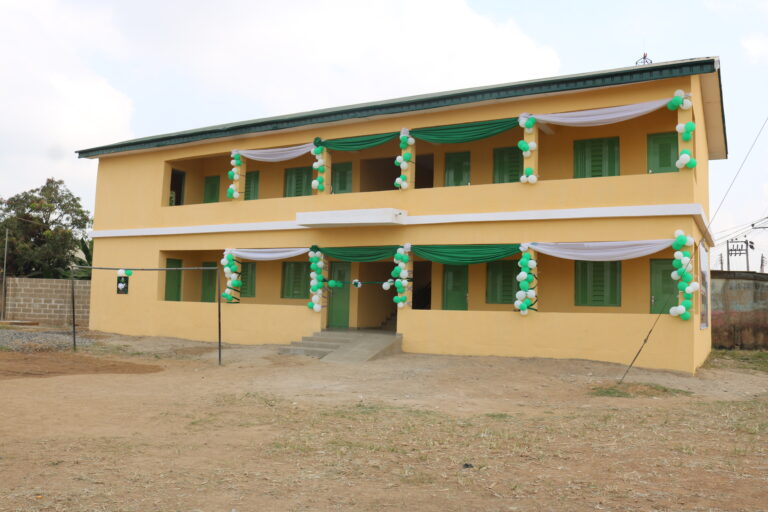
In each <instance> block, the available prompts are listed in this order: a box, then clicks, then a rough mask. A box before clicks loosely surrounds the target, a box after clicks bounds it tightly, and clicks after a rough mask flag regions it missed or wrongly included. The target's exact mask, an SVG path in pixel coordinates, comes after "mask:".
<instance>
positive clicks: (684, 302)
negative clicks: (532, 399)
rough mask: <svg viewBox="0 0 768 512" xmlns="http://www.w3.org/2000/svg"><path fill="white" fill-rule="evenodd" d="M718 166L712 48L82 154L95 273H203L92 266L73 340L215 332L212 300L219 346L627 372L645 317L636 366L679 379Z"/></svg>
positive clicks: (698, 299) (704, 312)
mask: <svg viewBox="0 0 768 512" xmlns="http://www.w3.org/2000/svg"><path fill="white" fill-rule="evenodd" d="M726 153H727V147H726V138H725V125H724V118H723V109H722V100H721V87H720V72H719V61H718V59H717V58H699V59H691V60H685V61H676V62H666V63H659V64H651V65H646V66H637V67H631V68H623V69H616V70H609V71H599V72H593V73H586V74H581V75H572V76H562V77H556V78H549V79H543V80H533V81H527V82H519V83H510V84H503V85H494V86H489V87H480V88H474V89H466V90H460V91H451V92H444V93H436V94H429V95H424V96H415V97H408V98H399V99H395V100H388V101H381V102H375V103H367V104H360V105H353V106H345V107H339V108H332V109H326V110H319V111H313V112H305V113H300V114H292V115H285V116H280V117H272V118H266V119H257V120H253V121H245V122H239V123H233V124H227V125H220V126H212V127H208V128H201V129H195V130H189V131H184V132H179V133H171V134H166V135H159V136H153V137H146V138H142V139H136V140H130V141H126V142H120V143H117V144H112V145H108V146H102V147H96V148H91V149H86V150H82V151H80V152H79V156H80V157H81V158H98V159H99V171H98V181H97V193H96V207H95V223H94V231H93V237H94V239H95V248H94V265H95V266H104V267H120V268H125V269H138V268H187V267H215V268H217V269H218V270H216V271H196V270H190V271H173V270H171V271H161V272H142V271H136V272H134V273H133V275H132V276H131V277H130V278H129V279H130V283H129V286H128V288H127V291H128V293H121V292H122V291H124V290H120V289H117V288H116V286H115V278H116V276H115V274H114V273H113V272H109V271H95V272H94V275H93V283H92V296H91V316H90V327H91V328H92V329H98V330H104V331H111V332H118V333H125V334H131V335H159V336H175V337H182V338H190V339H196V340H207V341H212V340H215V339H216V335H217V321H216V318H217V317H216V304H215V302H216V300H217V293H220V295H221V296H223V297H224V299H223V300H224V301H225V303H224V304H223V305H222V318H223V322H222V326H223V327H222V328H223V336H224V340H225V341H227V342H230V343H242V344H264V343H280V344H283V343H289V342H291V341H293V340H298V339H300V338H301V337H302V336H305V335H309V334H311V333H312V332H315V331H320V330H323V329H355V328H378V327H379V326H382V325H387V324H390V325H391V324H394V325H396V329H397V332H398V333H401V334H402V336H403V350H404V351H406V352H418V353H431V354H465V355H498V356H523V357H556V358H583V359H593V360H601V361H611V362H618V363H628V362H629V361H630V360H631V359H632V357H633V356H634V355H635V352H636V351H637V349H638V348H639V346H640V344H641V343H642V341H643V339H644V338H645V336H646V334H647V333H648V331H649V329H650V328H651V326H652V325H653V324H654V322H656V321H657V320H658V323H657V324H656V327H655V329H654V330H653V333H652V335H651V337H650V339H649V341H648V344H647V346H646V347H645V349H644V350H643V352H642V354H641V355H640V358H639V359H638V362H637V364H638V365H639V366H644V367H650V368H666V369H673V370H680V371H685V372H693V371H694V370H695V369H696V368H697V367H698V366H699V365H701V363H702V362H703V361H704V360H705V358H706V356H707V354H708V353H709V350H710V330H709V307H708V300H709V299H708V294H707V288H708V286H707V284H708V277H707V275H708V274H707V273H708V256H707V254H708V252H707V250H708V247H711V246H712V243H713V241H712V237H711V235H710V233H709V231H708V218H709V217H708V215H709V205H708V196H709V189H708V161H709V160H710V159H723V158H726ZM521 244H522V245H521ZM217 274H219V275H218V277H217ZM217 279H220V282H221V283H222V288H221V289H220V290H219V292H217ZM119 292H120V293H119Z"/></svg>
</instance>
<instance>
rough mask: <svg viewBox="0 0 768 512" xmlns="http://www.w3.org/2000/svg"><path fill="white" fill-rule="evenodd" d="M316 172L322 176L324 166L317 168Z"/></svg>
mask: <svg viewBox="0 0 768 512" xmlns="http://www.w3.org/2000/svg"><path fill="white" fill-rule="evenodd" d="M317 172H319V173H320V174H323V173H324V172H325V166H324V165H321V166H320V167H318V168H317Z"/></svg>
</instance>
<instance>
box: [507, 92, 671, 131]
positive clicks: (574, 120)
mask: <svg viewBox="0 0 768 512" xmlns="http://www.w3.org/2000/svg"><path fill="white" fill-rule="evenodd" d="M667 103H669V98H667V99H663V100H653V101H646V102H643V103H633V104H632V105H621V106H618V107H608V108H596V109H592V110H577V111H575V112H562V113H559V114H521V115H520V117H521V118H523V119H527V118H529V117H535V118H536V121H537V122H539V123H544V124H556V125H561V126H601V125H604V124H613V123H620V122H622V121H627V120H629V119H634V118H635V117H640V116H644V115H645V114H649V113H651V112H653V111H654V110H659V109H660V108H662V107H665V106H666V105H667Z"/></svg>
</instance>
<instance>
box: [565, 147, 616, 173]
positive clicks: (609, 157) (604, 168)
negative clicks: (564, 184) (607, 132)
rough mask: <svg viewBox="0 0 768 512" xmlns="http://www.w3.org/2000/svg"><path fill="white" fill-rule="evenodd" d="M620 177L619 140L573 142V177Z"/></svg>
mask: <svg viewBox="0 0 768 512" xmlns="http://www.w3.org/2000/svg"><path fill="white" fill-rule="evenodd" d="M618 175H619V138H618V137H610V138H606V139H588V140H576V141H573V177H574V178H599V177H604V176H618Z"/></svg>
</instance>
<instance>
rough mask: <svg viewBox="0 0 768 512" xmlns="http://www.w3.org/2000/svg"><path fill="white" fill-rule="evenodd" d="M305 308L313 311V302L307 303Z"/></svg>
mask: <svg viewBox="0 0 768 512" xmlns="http://www.w3.org/2000/svg"><path fill="white" fill-rule="evenodd" d="M307 307H308V308H309V309H314V307H315V303H314V302H312V301H309V302H307Z"/></svg>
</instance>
